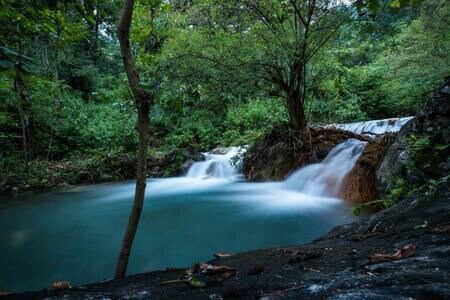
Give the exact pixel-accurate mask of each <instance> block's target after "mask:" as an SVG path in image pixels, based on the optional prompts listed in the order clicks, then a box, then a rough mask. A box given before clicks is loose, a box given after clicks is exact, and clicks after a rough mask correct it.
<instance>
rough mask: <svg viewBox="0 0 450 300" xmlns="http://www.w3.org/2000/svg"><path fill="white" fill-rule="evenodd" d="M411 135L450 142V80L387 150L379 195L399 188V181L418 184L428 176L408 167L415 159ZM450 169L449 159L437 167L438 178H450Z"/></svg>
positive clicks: (380, 172) (378, 173) (380, 170)
mask: <svg viewBox="0 0 450 300" xmlns="http://www.w3.org/2000/svg"><path fill="white" fill-rule="evenodd" d="M411 136H423V137H424V136H425V137H426V136H428V137H431V136H433V137H434V139H435V140H437V141H439V143H441V144H446V145H448V144H449V143H450V77H447V78H446V79H445V82H444V84H443V85H442V86H441V87H440V88H439V89H437V91H436V92H435V94H434V95H433V96H432V97H431V98H430V99H429V100H428V101H427V102H426V104H425V105H424V107H423V108H422V109H421V110H420V111H419V112H418V113H417V114H416V117H415V118H414V119H412V120H411V121H409V122H408V123H407V124H406V125H405V126H404V127H403V128H402V129H401V130H400V132H399V133H398V134H397V136H396V137H395V139H394V141H393V142H392V144H391V146H390V147H389V149H388V150H387V152H386V155H385V156H384V157H383V159H382V161H381V163H380V166H379V168H378V169H377V171H376V183H377V191H378V193H379V194H381V195H383V194H386V193H387V192H388V191H389V190H390V189H391V188H392V187H393V186H394V185H395V181H396V179H397V178H400V177H401V178H404V179H406V180H407V181H408V182H410V183H417V182H420V181H423V180H424V178H425V177H427V176H426V175H425V174H423V173H422V170H419V169H417V168H416V169H414V168H408V165H407V164H408V162H409V161H410V158H411V157H410V155H411V154H410V152H409V150H408V137H411ZM430 154H431V153H430ZM449 169H450V162H449V157H447V159H446V160H444V161H442V162H440V163H439V164H438V165H437V166H436V168H434V170H433V173H434V177H443V176H445V175H448V171H449Z"/></svg>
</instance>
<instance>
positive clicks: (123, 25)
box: [115, 0, 153, 278]
mask: <svg viewBox="0 0 450 300" xmlns="http://www.w3.org/2000/svg"><path fill="white" fill-rule="evenodd" d="M133 7H134V0H125V1H124V4H123V8H122V13H121V16H120V21H119V28H118V29H119V32H118V35H119V43H120V51H121V54H122V60H123V64H124V67H125V72H126V74H127V77H128V81H129V83H130V87H131V90H132V92H133V96H134V100H135V102H136V106H137V109H138V131H139V150H138V163H137V174H136V190H135V194H134V202H133V208H132V210H131V213H130V217H129V219H128V225H127V229H126V232H125V236H124V238H123V241H122V246H121V249H120V254H119V258H118V260H117V266H116V273H115V277H116V278H123V277H124V276H125V275H126V271H127V266H128V259H129V256H130V252H131V247H132V244H133V240H134V237H135V235H136V230H137V227H138V224H139V219H140V216H141V212H142V207H143V206H144V196H145V187H146V181H147V148H148V137H149V132H148V131H149V111H150V105H151V103H152V102H153V95H152V94H147V93H146V92H145V91H144V90H143V89H142V87H141V85H140V83H139V74H138V72H137V70H136V68H135V66H134V61H133V57H132V52H131V46H130V39H129V34H130V26H131V19H132V17H133Z"/></svg>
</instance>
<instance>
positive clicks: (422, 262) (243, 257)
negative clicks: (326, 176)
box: [2, 184, 450, 299]
mask: <svg viewBox="0 0 450 300" xmlns="http://www.w3.org/2000/svg"><path fill="white" fill-rule="evenodd" d="M449 196H450V190H449V187H448V186H447V185H446V184H441V185H440V186H438V187H436V188H435V190H433V191H432V192H431V193H428V194H427V195H425V194H416V195H414V196H412V197H410V198H408V199H406V200H404V201H402V202H400V203H399V204H397V205H396V206H393V207H392V208H390V209H387V210H385V211H382V212H379V213H377V214H374V215H372V216H370V217H368V218H365V219H362V220H361V221H359V222H356V223H353V224H350V225H344V226H340V227H337V228H335V229H333V230H332V231H331V232H329V233H328V234H327V235H325V236H323V237H321V238H319V239H317V240H316V241H314V242H312V243H310V244H307V245H302V246H288V247H282V248H275V249H262V250H257V251H252V252H246V253H239V254H235V255H231V256H226V257H221V258H217V259H214V260H212V261H210V262H208V263H210V264H213V265H226V266H229V267H231V268H234V269H236V270H237V273H236V274H233V276H230V277H229V278H227V279H225V280H223V281H221V282H220V283H218V284H216V285H212V286H207V287H203V288H194V287H192V286H190V285H188V284H186V283H184V282H181V281H180V282H176V283H173V284H161V283H162V282H165V281H176V280H177V279H183V278H185V274H186V269H167V270H166V271H158V272H150V273H146V274H140V275H135V276H130V277H127V278H125V279H122V280H111V281H106V282H100V283H95V284H91V285H86V286H82V287H76V288H71V289H67V290H62V291H41V292H33V293H23V294H16V295H9V296H6V297H2V299H43V298H47V299H228V298H233V299H234V298H241V299H302V298H328V299H411V298H412V299H450V281H449V278H450V197H449ZM405 251H406V252H405ZM383 253H384V254H386V256H383V257H385V258H386V259H383V260H380V262H378V261H377V260H373V257H374V255H375V257H377V255H378V256H380V255H382V254H383ZM399 253H400V254H399ZM371 258H372V259H371Z"/></svg>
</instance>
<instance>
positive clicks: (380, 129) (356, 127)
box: [325, 117, 414, 134]
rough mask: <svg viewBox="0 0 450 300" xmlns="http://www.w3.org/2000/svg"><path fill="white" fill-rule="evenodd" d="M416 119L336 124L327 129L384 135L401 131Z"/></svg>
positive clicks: (404, 118)
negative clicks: (410, 121)
mask: <svg viewBox="0 0 450 300" xmlns="http://www.w3.org/2000/svg"><path fill="white" fill-rule="evenodd" d="M412 118H414V117H403V118H391V119H384V120H371V121H365V122H354V123H348V124H335V125H328V126H325V127H334V128H338V129H342V130H347V131H351V132H354V133H358V134H384V133H387V132H397V131H399V130H400V129H401V128H402V127H403V126H404V125H405V124H406V123H407V122H408V121H409V120H411V119H412Z"/></svg>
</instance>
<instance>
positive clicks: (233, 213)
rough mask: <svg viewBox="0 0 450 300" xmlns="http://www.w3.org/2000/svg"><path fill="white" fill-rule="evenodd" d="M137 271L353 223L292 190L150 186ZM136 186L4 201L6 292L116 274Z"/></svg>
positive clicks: (303, 238) (287, 241) (242, 185)
mask: <svg viewBox="0 0 450 300" xmlns="http://www.w3.org/2000/svg"><path fill="white" fill-rule="evenodd" d="M147 192H148V194H150V196H147V197H146V201H145V205H144V209H143V213H142V219H141V223H140V226H139V230H138V233H137V236H136V241H135V244H134V247H133V251H132V254H131V258H130V266H129V274H134V273H140V272H146V271H151V270H157V269H164V268H166V267H186V266H190V265H192V264H193V263H195V262H198V261H204V260H209V259H211V258H212V256H211V255H212V254H213V253H215V252H218V251H228V252H237V251H245V250H251V249H257V248H263V247H278V246H283V245H291V244H298V243H305V242H309V241H311V240H313V239H314V238H316V237H318V236H320V235H322V234H324V233H326V232H327V231H328V230H329V229H331V228H332V227H334V226H335V225H339V224H343V223H348V222H351V221H352V220H353V216H352V214H351V210H350V208H349V207H348V206H346V205H345V204H344V203H343V202H342V201H341V200H339V199H335V198H327V197H316V196H310V195H306V194H303V193H301V192H298V191H295V190H292V189H286V188H285V187H284V185H283V183H260V184H257V183H246V182H236V181H232V180H229V179H223V178H220V179H219V178H210V179H201V178H189V177H180V178H169V179H160V180H150V181H149V185H148V187H147ZM133 193H134V183H133V182H126V183H120V184H97V185H89V186H80V187H73V188H68V189H65V190H61V191H57V192H51V193H40V194H34V195H30V196H25V197H21V198H15V199H3V200H1V201H0V249H1V251H0V266H1V268H0V290H9V291H22V290H36V289H42V288H45V287H48V286H50V285H51V283H52V282H54V281H60V280H68V281H70V282H71V283H72V284H75V285H77V284H83V283H88V282H92V281H98V280H102V279H107V278H110V277H112V274H113V272H114V267H115V261H116V258H117V255H118V251H119V247H120V243H121V239H122V236H123V233H124V230H125V226H126V222H127V219H128V214H129V212H130V209H131V205H132V199H133Z"/></svg>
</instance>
